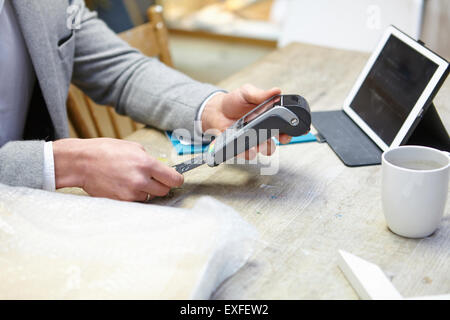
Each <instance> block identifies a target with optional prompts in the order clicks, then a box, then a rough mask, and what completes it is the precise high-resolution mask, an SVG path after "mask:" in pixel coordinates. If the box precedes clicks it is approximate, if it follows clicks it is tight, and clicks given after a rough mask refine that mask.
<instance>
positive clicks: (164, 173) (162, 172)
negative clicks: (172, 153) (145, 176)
mask: <svg viewBox="0 0 450 320" xmlns="http://www.w3.org/2000/svg"><path fill="white" fill-rule="evenodd" d="M150 174H151V176H152V177H153V178H154V179H155V180H158V181H159V182H161V183H162V184H164V185H166V186H168V187H172V188H173V187H179V186H181V185H182V184H183V182H184V177H183V175H181V174H180V173H178V172H177V171H176V170H175V169H174V168H171V167H168V166H166V165H165V164H163V163H161V162H159V161H155V163H154V164H153V165H152V168H151V171H150Z"/></svg>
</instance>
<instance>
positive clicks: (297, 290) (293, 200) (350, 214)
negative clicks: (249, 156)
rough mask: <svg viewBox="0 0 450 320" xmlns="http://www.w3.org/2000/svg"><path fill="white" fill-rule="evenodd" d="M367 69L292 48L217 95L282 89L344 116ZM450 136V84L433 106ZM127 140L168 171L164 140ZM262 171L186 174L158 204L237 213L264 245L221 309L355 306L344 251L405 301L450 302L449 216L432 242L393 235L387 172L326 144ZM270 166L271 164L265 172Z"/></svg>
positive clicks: (145, 132)
mask: <svg viewBox="0 0 450 320" xmlns="http://www.w3.org/2000/svg"><path fill="white" fill-rule="evenodd" d="M367 59H368V55H367V54H364V53H358V52H352V51H345V50H337V49H329V48H322V47H317V46H312V45H305V44H291V45H289V46H287V47H285V48H283V49H279V50H276V51H274V52H273V53H272V54H269V55H268V56H267V57H265V58H263V59H262V60H260V61H259V62H257V63H255V64H254V65H252V66H250V67H248V68H246V69H244V70H242V71H240V72H239V73H238V74H236V75H234V76H232V77H230V78H228V79H226V80H225V81H223V82H222V83H221V84H220V85H221V86H222V87H223V88H225V89H227V90H232V89H234V88H237V87H239V86H240V85H242V84H244V83H252V84H254V85H256V86H259V87H262V88H267V89H268V88H271V87H273V86H278V87H280V88H281V89H282V90H283V92H284V93H297V94H301V95H303V96H304V97H305V98H306V99H307V100H308V101H309V103H310V105H311V108H312V110H313V111H316V110H330V109H338V108H341V107H342V103H343V101H344V99H345V97H346V96H347V94H348V92H349V91H350V89H351V87H352V85H353V83H354V82H355V80H356V78H357V76H358V74H359V73H360V71H361V70H362V68H363V66H364V64H365V63H366V61H367ZM435 104H436V107H437V109H438V111H439V113H440V114H441V117H442V119H443V122H444V123H445V124H446V126H447V128H448V125H449V123H450V83H449V81H447V82H446V83H445V84H444V86H443V88H442V89H441V91H440V93H439V95H438V96H437V98H436V99H435ZM128 139H129V140H133V141H138V142H140V143H142V144H143V145H144V146H145V147H146V149H147V150H148V152H149V153H150V154H151V155H153V156H155V157H157V158H159V159H160V160H161V161H165V162H167V163H168V164H176V163H178V162H180V161H181V160H184V159H186V158H189V156H177V155H176V154H175V153H174V151H173V148H172V147H171V145H170V143H169V141H168V139H167V138H166V137H165V136H164V134H163V133H161V132H159V131H157V130H154V129H148V128H146V129H141V130H139V131H137V132H135V133H134V134H133V135H131V136H130V137H129V138H128ZM260 161H261V162H263V163H262V164H247V165H245V164H240V165H238V164H237V165H232V164H230V165H221V166H219V167H216V168H209V167H207V166H203V167H200V168H198V169H196V170H193V171H191V172H188V173H187V174H185V184H184V186H183V187H182V188H180V189H176V190H174V191H173V192H172V194H171V195H170V196H168V197H165V198H162V199H157V200H155V203H159V204H164V205H171V206H177V207H192V206H193V203H194V202H195V200H196V199H197V198H198V197H199V196H201V195H210V196H213V197H215V198H217V199H219V200H221V201H223V202H224V203H226V204H228V205H230V206H232V207H233V208H235V209H236V210H237V211H238V212H240V213H241V215H242V216H243V217H244V218H245V219H246V220H247V221H249V222H250V223H251V224H253V225H254V226H256V228H257V229H258V231H259V232H260V236H261V242H260V244H259V246H258V249H257V250H256V252H255V253H254V255H253V257H252V258H251V260H250V261H249V262H248V263H247V265H246V266H245V267H243V268H242V269H241V270H240V271H239V272H238V273H237V274H236V275H234V276H233V277H231V278H230V279H228V280H227V281H225V282H224V283H223V285H222V286H221V287H220V288H219V289H218V290H217V291H216V292H215V294H214V295H213V298H215V299H354V298H358V297H357V295H356V293H355V292H354V290H353V289H352V287H351V286H350V285H349V283H348V282H347V280H346V279H345V277H344V275H343V274H342V273H341V271H340V270H339V268H338V264H337V260H338V253H337V250H338V249H343V250H346V251H348V252H350V253H353V254H356V255H358V256H360V257H362V258H364V259H367V260H369V261H370V262H373V263H375V264H378V265H379V266H380V267H381V268H382V269H383V271H384V272H385V273H386V274H387V275H388V276H389V277H390V278H391V280H392V281H393V284H394V285H395V287H396V288H397V289H398V290H399V291H400V293H401V294H402V295H403V296H405V297H413V296H424V295H436V294H445V293H450V276H449V275H450V212H449V209H448V205H447V208H446V212H445V216H444V218H443V220H442V223H441V225H440V227H439V229H438V231H437V232H435V233H434V234H433V235H432V236H430V237H428V238H426V239H419V240H413V239H406V238H402V237H399V236H397V235H395V234H393V233H392V232H390V231H389V230H388V228H387V226H386V223H385V220H384V217H383V213H382V208H381V166H370V167H363V168H349V167H346V166H344V165H343V163H342V162H341V161H340V160H339V159H338V157H337V156H336V155H335V154H334V153H333V151H332V150H331V149H330V148H329V146H328V145H327V144H319V143H306V144H297V145H287V146H281V147H279V148H278V149H277V154H276V155H275V157H273V158H272V159H271V162H270V163H271V165H276V164H278V165H279V170H278V173H277V174H275V175H261V174H260V173H261V169H262V168H264V167H267V166H268V164H267V163H268V160H267V159H266V158H265V157H260ZM264 163H265V164H264Z"/></svg>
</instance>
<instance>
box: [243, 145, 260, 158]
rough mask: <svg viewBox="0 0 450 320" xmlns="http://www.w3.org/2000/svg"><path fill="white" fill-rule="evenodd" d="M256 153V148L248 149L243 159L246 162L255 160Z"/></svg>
mask: <svg viewBox="0 0 450 320" xmlns="http://www.w3.org/2000/svg"><path fill="white" fill-rule="evenodd" d="M257 153H258V151H257V148H256V147H253V148H250V149H248V150H247V151H245V159H246V160H253V159H255V158H256V155H257Z"/></svg>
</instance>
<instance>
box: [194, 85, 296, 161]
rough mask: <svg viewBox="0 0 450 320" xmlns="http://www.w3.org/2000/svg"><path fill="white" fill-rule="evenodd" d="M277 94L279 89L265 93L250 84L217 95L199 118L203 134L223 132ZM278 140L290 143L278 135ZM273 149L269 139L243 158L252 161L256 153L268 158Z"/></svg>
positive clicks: (285, 137) (246, 153) (281, 135)
mask: <svg viewBox="0 0 450 320" xmlns="http://www.w3.org/2000/svg"><path fill="white" fill-rule="evenodd" d="M277 94H281V90H280V89H279V88H272V89H270V90H266V91H265V90H262V89H259V88H256V87H255V86H253V85H251V84H246V85H244V86H242V87H240V88H238V89H236V90H233V91H231V92H230V93H222V92H221V93H217V94H216V95H215V96H213V97H212V98H211V100H209V101H208V104H207V105H206V106H205V109H204V110H203V113H202V118H201V120H202V129H203V132H205V131H207V130H211V129H214V130H219V131H220V132H222V131H224V130H225V129H227V128H228V127H230V126H231V125H232V124H233V123H234V122H235V121H236V120H238V119H240V118H241V117H242V116H243V115H245V114H246V113H248V112H249V111H251V110H252V109H253V108H255V107H256V106H258V105H259V104H260V103H262V102H264V101H265V100H267V99H269V98H270V97H272V96H274V95H277ZM278 140H279V141H280V142H281V143H283V144H286V143H289V141H291V137H290V136H288V135H286V134H280V136H279V137H278ZM275 148H276V145H275V143H274V142H273V140H272V139H269V140H267V141H266V142H264V143H262V144H260V145H259V146H257V147H253V148H251V149H250V150H248V151H246V152H245V158H246V159H254V158H255V157H256V154H257V153H258V152H261V153H262V154H264V155H267V156H270V155H272V154H273V153H274V152H275Z"/></svg>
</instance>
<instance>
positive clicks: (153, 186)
mask: <svg viewBox="0 0 450 320" xmlns="http://www.w3.org/2000/svg"><path fill="white" fill-rule="evenodd" d="M143 189H144V190H142V191H143V192H144V193H145V197H146V198H147V194H150V195H151V196H158V197H163V196H165V195H167V194H168V193H169V191H170V187H168V186H166V185H164V184H162V183H161V182H159V181H156V180H154V179H151V178H150V179H148V183H147V185H146V186H145V187H144V188H143ZM144 200H145V199H144Z"/></svg>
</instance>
